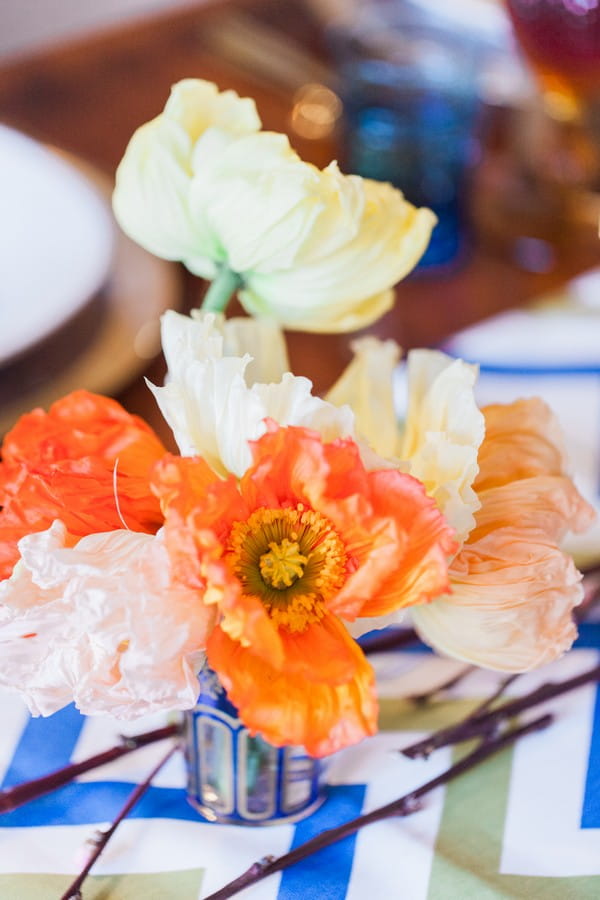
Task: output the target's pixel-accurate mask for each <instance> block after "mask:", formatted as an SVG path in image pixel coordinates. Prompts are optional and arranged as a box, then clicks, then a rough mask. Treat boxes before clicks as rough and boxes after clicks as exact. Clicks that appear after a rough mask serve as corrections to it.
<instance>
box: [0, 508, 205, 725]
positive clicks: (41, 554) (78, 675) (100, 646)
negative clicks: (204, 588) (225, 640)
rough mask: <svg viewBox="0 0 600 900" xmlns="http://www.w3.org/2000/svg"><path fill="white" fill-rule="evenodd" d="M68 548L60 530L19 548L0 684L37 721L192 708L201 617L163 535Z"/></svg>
mask: <svg viewBox="0 0 600 900" xmlns="http://www.w3.org/2000/svg"><path fill="white" fill-rule="evenodd" d="M61 536H62V541H61V540H60V539H61ZM70 542H71V539H70V538H69V536H68V535H67V534H66V531H65V529H64V527H63V526H62V525H61V523H54V525H53V526H52V528H51V529H49V530H48V532H45V533H41V534H34V535H29V536H28V537H27V538H24V539H23V540H22V541H21V543H20V547H21V548H22V551H23V556H22V559H21V561H20V562H19V564H18V565H17V566H16V567H15V571H14V573H13V576H12V577H11V578H10V579H8V580H7V581H6V582H5V583H4V584H3V588H2V592H1V594H0V600H1V602H2V606H0V684H2V685H4V686H5V687H8V688H9V689H12V690H16V691H19V692H20V693H22V694H23V696H24V698H25V700H26V701H27V703H28V705H29V707H30V709H31V710H32V712H33V713H35V714H40V713H41V714H44V715H46V714H49V713H51V712H54V711H55V710H56V709H59V708H60V707H62V706H64V705H65V704H66V703H68V702H71V701H73V700H74V701H75V703H76V704H77V705H78V706H79V708H80V709H81V710H82V711H83V712H86V713H90V714H95V713H99V712H107V713H110V714H112V715H116V716H121V717H127V718H133V717H135V716H139V715H142V714H145V713H149V712H154V711H157V710H160V709H182V708H187V707H189V706H192V705H193V704H194V702H195V699H196V695H197V681H196V677H195V673H194V664H195V662H196V661H197V655H198V652H199V651H200V649H201V641H202V639H203V635H204V624H205V618H204V616H205V610H204V607H203V605H202V603H200V602H199V598H198V595H197V592H196V591H191V590H187V589H185V588H183V587H182V586H178V585H174V584H172V583H171V581H170V567H169V559H168V556H167V553H166V549H165V547H164V544H163V540H162V535H161V534H160V533H159V534H158V535H156V536H153V535H147V534H139V533H135V532H130V531H114V532H110V533H107V534H94V535H89V536H88V537H85V538H82V539H81V540H79V541H78V542H77V543H76V544H75V546H73V547H70V546H68V544H69V543H70ZM48 573H51V581H52V584H51V585H50V586H48V587H40V584H43V583H44V582H46V581H48Z"/></svg>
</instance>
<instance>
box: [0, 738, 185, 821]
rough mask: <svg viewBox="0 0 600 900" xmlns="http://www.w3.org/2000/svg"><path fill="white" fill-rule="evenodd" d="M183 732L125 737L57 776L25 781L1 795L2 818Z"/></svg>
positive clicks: (60, 770)
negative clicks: (99, 769)
mask: <svg viewBox="0 0 600 900" xmlns="http://www.w3.org/2000/svg"><path fill="white" fill-rule="evenodd" d="M180 731H181V725H180V724H176V725H166V726H165V727H164V728H157V729H155V730H154V731H144V732H141V733H140V734H134V735H121V742H120V743H119V744H116V745H115V746H114V747H110V748H109V749H108V750H104V751H103V752H102V753H96V754H95V755H94V756H89V757H88V758H87V759H82V760H81V761H80V762H77V763H70V764H69V765H68V766H63V767H62V768H61V769H57V770H56V771H55V772H51V773H50V774H48V775H42V776H41V777H40V778H34V779H32V780H31V781H24V782H23V783H22V784H16V785H14V787H9V788H5V789H4V790H2V791H0V814H2V813H7V812H11V810H13V809H17V807H19V806H23V804H24V803H29V801H30V800H36V799H37V798H38V797H41V796H43V795H44V794H49V793H50V792H51V791H55V790H57V789H58V788H60V787H63V785H65V784H69V782H71V781H73V779H74V778H77V776H78V775H82V774H83V773H84V772H89V771H91V770H92V769H95V768H97V767H98V766H103V765H105V764H106V763H110V762H113V761H114V760H115V759H120V758H121V757H122V756H125V755H126V754H128V753H133V751H134V750H139V748H140V747H146V746H148V744H153V743H154V742H155V741H162V740H164V739H165V738H170V737H176V736H177V735H178V734H179V733H180Z"/></svg>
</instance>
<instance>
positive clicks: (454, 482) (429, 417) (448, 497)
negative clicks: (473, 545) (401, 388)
mask: <svg viewBox="0 0 600 900" xmlns="http://www.w3.org/2000/svg"><path fill="white" fill-rule="evenodd" d="M408 372H409V402H408V414H407V418H406V424H405V430H404V436H403V441H402V447H401V450H400V455H401V457H402V458H403V459H405V460H407V461H408V463H409V471H410V472H411V474H412V475H414V476H415V478H418V479H419V480H420V481H422V482H423V484H424V485H425V488H426V490H427V493H428V494H429V495H430V496H431V497H434V498H435V500H436V502H437V504H438V506H439V508H440V509H441V511H442V512H443V513H444V515H445V516H446V518H447V519H448V521H449V522H450V524H451V525H452V527H453V528H454V529H455V530H456V533H457V537H458V539H459V540H460V541H463V540H464V539H465V538H466V537H467V535H468V533H469V532H470V530H471V529H472V528H473V524H474V518H473V517H474V514H475V512H476V511H477V509H479V500H478V499H477V494H476V492H475V490H474V489H473V483H474V481H475V478H476V476H477V473H478V451H479V447H480V445H481V442H482V440H483V436H484V418H483V415H482V413H481V412H480V410H479V409H478V408H477V405H476V403H475V398H474V396H473V387H474V383H475V378H476V376H477V369H476V367H475V366H470V365H467V364H466V363H464V362H462V360H458V359H457V360H452V359H451V358H450V357H449V356H446V355H445V354H444V353H440V352H438V351H435V350H413V351H412V352H411V353H410V354H409V357H408Z"/></svg>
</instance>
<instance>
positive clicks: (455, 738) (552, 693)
mask: <svg viewBox="0 0 600 900" xmlns="http://www.w3.org/2000/svg"><path fill="white" fill-rule="evenodd" d="M593 681H600V666H594V667H593V668H592V669H588V670H587V671H586V672H582V673H581V675H575V676H574V677H573V678H566V679H565V680H564V681H549V682H547V683H546V684H543V685H541V686H540V687H538V688H536V689H535V690H533V691H531V692H530V693H529V694H524V695H523V696H522V697H517V698H515V699H514V700H509V701H508V702H506V703H503V704H502V705H501V706H497V707H496V708H495V709H493V710H489V711H488V708H487V707H488V703H487V701H486V705H485V706H484V708H483V710H482V711H479V712H478V711H475V713H471V714H470V715H468V716H467V717H466V718H464V719H462V720H461V721H460V722H457V723H456V724H455V725H450V726H448V727H447V728H441V729H440V730H439V731H434V732H433V734H430V735H429V736H428V737H426V738H424V740H422V741H417V743H415V744H411V745H410V746H408V747H404V748H403V750H402V753H403V754H404V755H405V756H408V757H410V758H411V759H416V758H417V757H419V756H423V757H427V756H429V755H430V753H433V751H434V750H437V749H438V748H439V747H447V746H448V745H450V744H457V743H459V742H461V741H467V740H470V739H471V738H475V737H485V736H489V735H490V734H493V733H494V732H495V731H497V730H498V728H499V727H500V726H501V725H502V724H504V723H505V722H506V721H508V720H509V719H511V718H513V716H516V715H518V714H519V713H522V712H525V710H527V709H531V708H532V707H534V706H537V705H538V704H539V703H544V702H545V701H546V700H552V699H553V698H554V697H559V696H560V695H561V694H566V693H567V692H568V691H572V690H575V689H576V688H578V687H583V685H585V684H589V683H590V682H593ZM490 699H491V698H490Z"/></svg>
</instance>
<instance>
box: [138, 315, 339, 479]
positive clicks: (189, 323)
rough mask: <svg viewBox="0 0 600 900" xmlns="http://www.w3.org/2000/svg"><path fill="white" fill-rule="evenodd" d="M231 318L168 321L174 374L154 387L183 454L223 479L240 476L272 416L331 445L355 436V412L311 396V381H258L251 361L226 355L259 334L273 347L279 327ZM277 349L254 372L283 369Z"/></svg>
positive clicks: (261, 343) (285, 376) (166, 341)
mask: <svg viewBox="0 0 600 900" xmlns="http://www.w3.org/2000/svg"><path fill="white" fill-rule="evenodd" d="M230 321H231V320H227V321H225V322H223V320H222V318H221V317H216V316H215V315H214V314H211V313H205V314H201V313H200V314H198V315H197V316H196V317H195V318H194V319H191V318H189V317H186V316H181V315H179V314H178V313H174V312H171V313H169V314H168V315H166V316H165V317H164V318H163V320H162V327H163V347H164V349H165V355H166V358H167V362H168V365H169V371H168V376H167V382H166V384H165V385H164V386H163V387H157V386H155V385H150V388H151V390H152V392H153V393H154V396H155V397H156V400H157V403H158V405H159V407H160V410H161V412H162V414H163V416H164V417H165V419H166V421H167V422H168V424H169V426H170V427H171V429H172V430H173V434H174V436H175V440H176V441H177V445H178V447H179V450H180V452H181V454H182V455H183V456H196V455H198V456H202V457H203V458H204V459H205V460H206V462H207V463H208V464H209V465H210V466H211V467H212V468H213V469H214V470H215V471H216V472H218V473H219V474H222V475H225V474H227V473H233V474H235V475H237V476H241V475H243V474H244V472H245V471H246V469H247V468H248V467H249V465H250V463H251V461H252V452H251V449H250V447H249V445H248V442H249V441H253V440H257V439H258V438H259V437H260V436H261V435H262V434H264V433H265V431H266V424H265V420H266V419H273V420H274V421H276V422H277V423H278V424H279V425H299V426H302V427H306V428H314V429H315V430H317V431H319V432H320V433H321V434H322V435H323V436H324V438H325V439H326V440H333V439H334V438H337V437H350V436H352V435H353V431H354V417H353V415H352V412H351V411H350V409H349V408H347V407H344V408H342V409H338V408H337V407H335V406H333V405H332V404H330V403H327V402H326V401H324V400H321V399H320V398H319V397H315V396H313V394H312V393H311V390H312V385H311V382H310V381H309V380H308V379H307V378H303V377H296V376H294V375H292V374H291V373H290V372H286V373H284V374H283V375H282V376H281V377H280V380H279V381H278V382H272V383H268V384H267V383H262V382H253V381H252V380H251V378H250V377H249V376H250V374H251V365H252V357H250V356H249V355H248V354H246V355H244V356H242V357H240V356H237V355H232V356H229V355H227V351H228V349H229V347H232V346H233V347H234V349H235V350H237V351H239V350H241V349H243V348H244V346H246V345H247V343H252V340H253V336H254V335H259V337H258V339H257V341H256V345H257V346H258V347H260V346H264V345H265V344H268V342H269V340H271V339H272V338H273V335H274V332H273V325H272V323H266V322H264V321H261V320H256V321H254V322H253V323H252V324H248V325H247V326H245V327H244V328H239V327H238V326H237V325H233V326H230ZM276 333H277V334H278V332H276ZM273 347H274V348H275V349H274V351H273V356H272V358H271V362H267V361H265V360H263V361H260V360H259V361H258V362H259V368H258V369H256V368H255V369H254V373H256V372H257V371H258V372H259V373H261V372H264V373H271V374H275V373H276V372H277V369H278V367H279V366H280V365H281V363H282V362H283V354H282V352H281V350H280V349H277V342H276V341H273Z"/></svg>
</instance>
